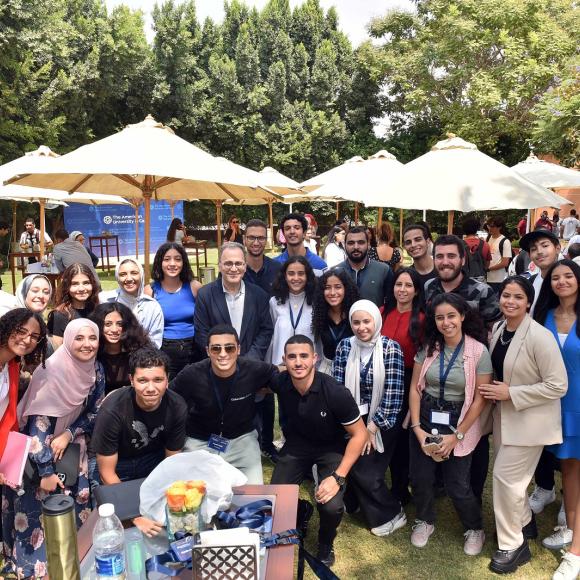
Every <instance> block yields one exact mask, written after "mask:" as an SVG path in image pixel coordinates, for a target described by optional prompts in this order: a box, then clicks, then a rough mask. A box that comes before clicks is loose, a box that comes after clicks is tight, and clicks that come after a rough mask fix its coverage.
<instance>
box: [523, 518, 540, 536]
mask: <svg viewBox="0 0 580 580" xmlns="http://www.w3.org/2000/svg"><path fill="white" fill-rule="evenodd" d="M522 534H523V535H524V540H535V539H536V538H537V537H538V526H537V525H536V516H535V514H534V512H532V519H531V520H530V521H529V522H528V523H527V524H526V525H525V526H524V527H523V528H522Z"/></svg>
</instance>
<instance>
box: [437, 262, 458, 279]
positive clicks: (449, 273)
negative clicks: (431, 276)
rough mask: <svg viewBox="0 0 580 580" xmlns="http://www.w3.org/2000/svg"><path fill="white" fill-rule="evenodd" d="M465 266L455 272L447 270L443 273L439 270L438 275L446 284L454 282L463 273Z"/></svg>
mask: <svg viewBox="0 0 580 580" xmlns="http://www.w3.org/2000/svg"><path fill="white" fill-rule="evenodd" d="M462 269H463V266H458V267H457V268H455V269H454V270H449V269H448V268H445V269H444V270H443V271H441V270H437V275H438V276H439V278H440V279H441V280H443V281H444V282H452V281H453V280H455V279H456V278H457V277H458V276H459V275H460V274H461V272H462Z"/></svg>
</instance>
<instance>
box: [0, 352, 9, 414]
mask: <svg viewBox="0 0 580 580" xmlns="http://www.w3.org/2000/svg"><path fill="white" fill-rule="evenodd" d="M9 388H10V376H9V374H8V363H6V364H5V365H4V368H3V369H2V370H1V371H0V419H2V417H4V413H5V412H6V409H7V408H8V391H9Z"/></svg>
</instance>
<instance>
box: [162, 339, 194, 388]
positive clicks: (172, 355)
mask: <svg viewBox="0 0 580 580" xmlns="http://www.w3.org/2000/svg"><path fill="white" fill-rule="evenodd" d="M161 350H162V351H163V352H164V353H165V354H166V355H167V356H168V357H169V380H170V381H171V380H172V379H174V378H175V376H176V375H177V373H179V371H180V370H181V369H182V368H183V367H184V366H186V365H188V364H189V363H191V362H192V356H193V337H191V338H184V339H178V338H175V339H174V338H164V339H163V342H162V343H161Z"/></svg>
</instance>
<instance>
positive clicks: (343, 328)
mask: <svg viewBox="0 0 580 580" xmlns="http://www.w3.org/2000/svg"><path fill="white" fill-rule="evenodd" d="M341 324H342V328H341V329H340V332H339V333H338V334H337V333H336V332H334V328H332V325H330V324H329V325H328V330H329V331H330V334H332V338H333V340H334V347H335V348H336V347H337V346H338V343H339V342H340V339H341V338H342V337H343V336H344V333H345V332H346V320H343V321H342V322H340V323H339V324H338V326H340V325H341Z"/></svg>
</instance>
